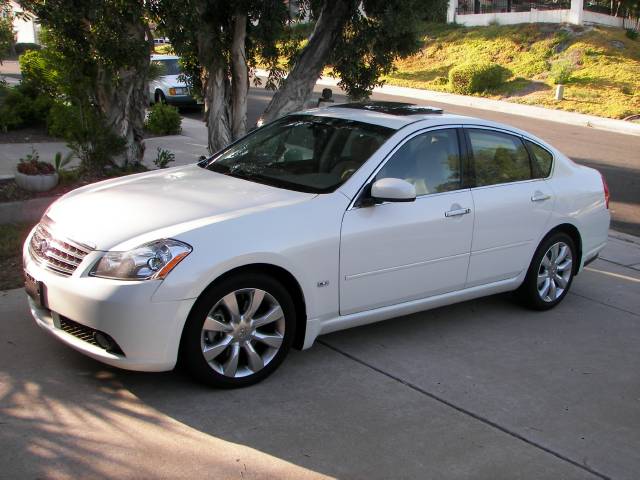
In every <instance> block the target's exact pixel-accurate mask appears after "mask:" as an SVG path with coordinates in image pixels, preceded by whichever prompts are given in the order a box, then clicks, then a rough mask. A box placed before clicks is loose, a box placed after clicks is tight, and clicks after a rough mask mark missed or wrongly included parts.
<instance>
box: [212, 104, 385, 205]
mask: <svg viewBox="0 0 640 480" xmlns="http://www.w3.org/2000/svg"><path fill="white" fill-rule="evenodd" d="M393 132H394V130H393V129H391V128H386V127H382V126H379V125H371V124H368V123H361V122H355V121H352V120H345V119H338V118H326V117H316V116H313V115H291V116H287V117H284V118H282V119H280V120H277V121H275V122H273V123H271V124H269V125H266V126H265V127H263V128H260V129H258V130H256V131H255V132H254V133H252V134H249V135H247V136H246V137H245V138H243V139H241V140H240V141H238V142H236V143H235V144H233V145H231V146H230V147H229V148H227V149H226V150H224V151H222V152H221V153H220V154H219V155H218V156H217V157H215V158H213V159H212V160H211V161H210V162H209V163H208V165H207V166H206V168H208V169H209V170H213V171H215V172H219V173H224V174H226V175H232V176H235V177H239V178H244V179H247V180H251V181H255V182H259V183H266V184H268V185H273V186H276V187H281V188H288V189H291V190H299V191H303V192H312V193H327V192H332V191H334V190H335V189H336V188H338V187H339V186H340V185H342V184H343V183H344V182H345V181H346V180H347V179H348V178H349V177H350V176H351V175H353V173H354V172H355V171H356V170H358V169H359V168H360V166H361V165H362V164H363V163H364V162H366V161H367V159H368V158H369V157H371V155H373V153H374V152H375V151H376V150H378V148H379V147H380V146H381V145H382V144H383V143H384V142H385V140H386V139H387V138H389V136H391V134H392V133H393Z"/></svg>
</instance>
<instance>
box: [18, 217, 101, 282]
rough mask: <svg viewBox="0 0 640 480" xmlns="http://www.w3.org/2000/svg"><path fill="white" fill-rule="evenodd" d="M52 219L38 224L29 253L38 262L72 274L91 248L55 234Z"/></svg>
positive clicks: (30, 243)
mask: <svg viewBox="0 0 640 480" xmlns="http://www.w3.org/2000/svg"><path fill="white" fill-rule="evenodd" d="M51 225H52V221H51V220H49V219H47V218H45V219H44V220H43V221H42V222H40V223H39V224H38V226H37V227H36V229H35V232H34V233H33V236H32V237H31V241H30V242H29V253H30V254H31V257H32V258H33V259H34V260H36V261H37V262H38V263H40V264H42V265H44V266H45V267H46V268H48V269H49V270H52V271H54V272H57V273H60V274H62V275H71V274H72V273H73V272H74V271H75V269H76V268H78V265H80V262H82V259H83V258H84V257H85V256H86V255H87V254H88V253H89V252H91V248H89V247H87V246H85V245H81V244H79V243H77V242H74V241H72V240H69V239H67V238H63V237H61V236H59V235H57V234H54V232H53V229H52V227H51Z"/></svg>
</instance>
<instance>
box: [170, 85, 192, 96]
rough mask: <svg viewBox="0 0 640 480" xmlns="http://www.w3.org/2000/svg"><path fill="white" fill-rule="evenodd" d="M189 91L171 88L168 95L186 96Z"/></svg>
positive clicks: (184, 88)
mask: <svg viewBox="0 0 640 480" xmlns="http://www.w3.org/2000/svg"><path fill="white" fill-rule="evenodd" d="M188 93H189V89H188V88H186V87H171V88H170V89H169V95H187V94H188Z"/></svg>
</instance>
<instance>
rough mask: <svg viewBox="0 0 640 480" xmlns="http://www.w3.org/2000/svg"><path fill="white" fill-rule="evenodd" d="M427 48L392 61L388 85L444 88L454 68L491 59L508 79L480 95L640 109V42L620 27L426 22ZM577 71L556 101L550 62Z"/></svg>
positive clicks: (617, 111)
mask: <svg viewBox="0 0 640 480" xmlns="http://www.w3.org/2000/svg"><path fill="white" fill-rule="evenodd" d="M424 41H425V46H424V48H423V49H422V50H421V51H420V52H418V53H417V54H416V55H414V56H412V57H409V58H406V59H403V60H399V61H397V62H396V67H397V71H396V72H394V73H392V74H391V75H389V76H387V77H385V80H386V82H387V83H388V84H392V85H400V86H406V87H416V88H425V89H430V90H440V91H448V90H449V87H448V84H447V75H448V72H449V69H450V68H451V67H453V66H455V65H459V64H464V63H474V62H494V63H498V64H500V65H502V66H503V67H505V68H507V69H508V70H509V71H510V73H511V76H510V78H509V79H508V81H507V82H506V83H505V84H504V85H503V86H502V87H500V88H499V89H498V90H495V91H491V92H485V93H484V94H483V95H485V96H489V97H493V98H501V99H504V100H509V101H512V102H519V103H527V104H533V105H541V106H546V107H550V108H559V109H563V110H570V111H576V112H582V113H589V114H594V115H600V116H604V117H611V118H625V117H627V116H629V115H633V114H640V41H638V40H635V41H634V40H631V39H629V38H627V37H626V36H625V32H624V31H623V30H621V29H613V28H605V27H575V26H567V25H565V26H560V25H552V24H526V25H511V26H500V25H491V26H488V27H472V28H466V27H460V26H456V25H446V26H445V25H435V24H428V25H426V26H425V35H424ZM556 62H563V63H570V64H571V65H573V68H575V70H574V72H573V74H572V75H571V78H570V81H569V82H568V83H567V84H566V89H565V100H563V101H559V102H558V101H556V100H555V99H554V84H553V81H552V79H551V78H550V70H551V68H552V66H553V65H554V63H556Z"/></svg>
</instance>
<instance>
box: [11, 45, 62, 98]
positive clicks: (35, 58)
mask: <svg viewBox="0 0 640 480" xmlns="http://www.w3.org/2000/svg"><path fill="white" fill-rule="evenodd" d="M52 55H55V54H54V53H52V52H50V51H49V50H48V49H45V50H29V51H28V52H25V53H24V54H23V55H21V56H20V60H19V61H20V72H21V73H22V82H21V85H22V86H23V88H25V89H28V90H29V91H30V92H31V93H32V94H46V95H49V96H52V97H53V96H57V95H58V94H59V93H60V90H61V85H60V73H59V72H58V68H57V66H56V65H55V61H56V59H55V58H52Z"/></svg>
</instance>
